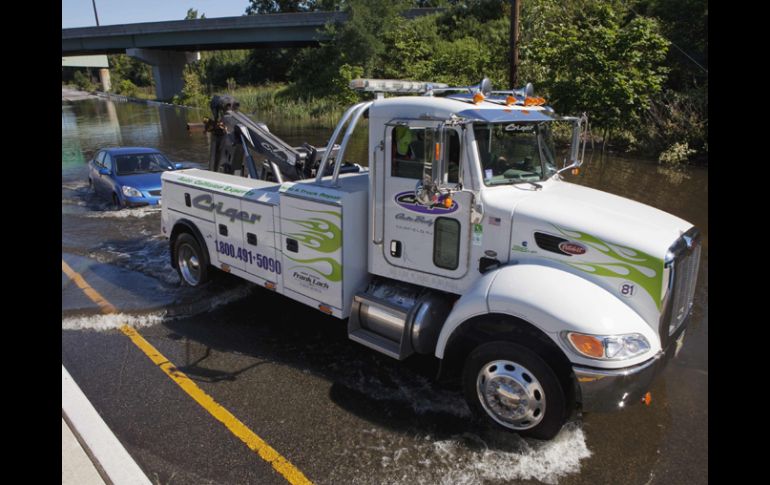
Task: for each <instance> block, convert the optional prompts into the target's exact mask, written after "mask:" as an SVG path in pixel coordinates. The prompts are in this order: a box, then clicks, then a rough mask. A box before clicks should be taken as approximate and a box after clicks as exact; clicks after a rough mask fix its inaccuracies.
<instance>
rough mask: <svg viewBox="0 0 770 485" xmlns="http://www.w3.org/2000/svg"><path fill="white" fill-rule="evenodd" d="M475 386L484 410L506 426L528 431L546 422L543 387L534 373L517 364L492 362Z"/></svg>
mask: <svg viewBox="0 0 770 485" xmlns="http://www.w3.org/2000/svg"><path fill="white" fill-rule="evenodd" d="M476 382H477V390H478V395H479V400H480V401H481V405H482V407H483V408H484V410H485V411H486V412H487V414H489V415H490V417H492V419H494V420H495V421H497V422H498V423H500V424H502V425H503V426H505V427H507V428H511V429H515V430H525V429H529V428H532V427H534V426H537V425H538V424H539V423H540V421H542V420H543V416H544V415H545V392H544V391H543V387H542V386H541V385H540V382H539V381H538V380H537V378H536V377H535V376H534V374H532V372H530V371H529V370H528V369H526V368H525V367H523V366H521V365H519V364H518V363H515V362H512V361H508V360H497V361H494V362H490V363H488V364H487V365H485V366H483V367H482V368H481V370H480V371H479V375H478V378H477V381H476Z"/></svg>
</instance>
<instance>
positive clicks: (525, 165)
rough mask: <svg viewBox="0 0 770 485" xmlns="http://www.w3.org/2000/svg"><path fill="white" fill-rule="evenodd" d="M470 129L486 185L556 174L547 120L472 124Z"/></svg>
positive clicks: (526, 180)
mask: <svg viewBox="0 0 770 485" xmlns="http://www.w3.org/2000/svg"><path fill="white" fill-rule="evenodd" d="M473 132H474V135H475V136H476V144H477V145H478V147H479V160H480V161H481V173H482V174H483V176H484V184H485V185H502V184H515V183H519V182H535V181H538V180H545V179H547V178H548V177H550V176H551V175H553V174H554V173H556V170H557V169H556V164H555V162H554V156H553V154H554V150H553V138H552V136H551V128H550V125H549V123H548V122H545V123H531V122H530V123H487V124H474V126H473Z"/></svg>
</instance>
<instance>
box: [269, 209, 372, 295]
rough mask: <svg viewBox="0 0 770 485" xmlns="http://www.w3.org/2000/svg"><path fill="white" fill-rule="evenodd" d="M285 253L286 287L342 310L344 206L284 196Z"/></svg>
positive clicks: (282, 240) (282, 247) (283, 233)
mask: <svg viewBox="0 0 770 485" xmlns="http://www.w3.org/2000/svg"><path fill="white" fill-rule="evenodd" d="M362 244H363V241H362ZM281 250H282V251H283V267H282V270H283V284H284V288H286V289H290V290H293V291H296V292H297V293H300V294H302V295H305V296H307V297H310V298H312V299H314V300H317V301H319V302H321V303H324V304H327V305H331V306H333V307H335V308H338V309H341V308H342V306H343V305H342V270H343V267H342V207H339V206H336V205H327V204H321V203H318V202H312V201H308V200H303V199H297V198H293V197H288V196H283V195H282V196H281Z"/></svg>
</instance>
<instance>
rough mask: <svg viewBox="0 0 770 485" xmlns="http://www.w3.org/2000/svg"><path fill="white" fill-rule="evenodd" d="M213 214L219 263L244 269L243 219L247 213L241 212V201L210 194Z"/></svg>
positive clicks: (246, 258) (245, 257)
mask: <svg viewBox="0 0 770 485" xmlns="http://www.w3.org/2000/svg"><path fill="white" fill-rule="evenodd" d="M210 195H211V198H212V202H211V203H212V206H211V207H212V209H213V210H212V212H214V226H215V228H214V230H215V232H214V237H215V238H216V240H215V241H214V248H215V250H216V252H217V260H218V261H219V263H220V264H221V263H226V264H228V265H230V266H231V267H233V268H238V269H245V267H246V261H248V255H246V254H244V252H243V250H244V247H243V246H244V244H243V243H244V241H243V239H242V238H243V218H244V217H249V215H248V213H246V212H244V211H242V210H241V200H240V199H237V198H235V197H229V196H226V195H221V194H217V193H214V194H210ZM201 202H206V201H201Z"/></svg>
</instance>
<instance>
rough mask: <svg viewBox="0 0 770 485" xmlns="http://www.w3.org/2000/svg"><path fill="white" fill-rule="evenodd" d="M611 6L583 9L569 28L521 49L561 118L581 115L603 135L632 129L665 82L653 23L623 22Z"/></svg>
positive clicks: (661, 45) (662, 48)
mask: <svg viewBox="0 0 770 485" xmlns="http://www.w3.org/2000/svg"><path fill="white" fill-rule="evenodd" d="M623 13H624V11H623V9H622V8H621V6H620V5H619V4H618V3H617V2H602V1H594V2H590V3H585V4H583V6H582V9H581V10H580V12H579V13H577V14H576V15H575V16H574V18H573V20H572V22H570V23H559V24H556V25H553V26H551V28H550V29H549V30H547V31H546V32H544V33H543V34H542V35H540V36H538V37H536V38H534V39H533V40H532V42H531V43H530V45H529V46H528V47H527V55H528V58H529V59H531V60H532V61H534V62H537V63H539V64H540V65H542V67H543V80H542V82H543V85H544V87H545V88H546V90H547V92H548V94H549V96H550V99H549V101H551V102H552V104H553V105H554V106H555V107H557V108H558V110H559V111H561V112H568V113H576V112H581V111H586V112H588V113H589V115H590V116H591V118H592V121H593V122H594V123H595V125H597V126H599V127H600V128H603V129H604V133H605V141H606V140H607V139H609V138H610V137H611V134H612V132H613V131H616V130H619V129H620V128H629V127H636V126H638V122H639V120H640V119H641V116H642V115H643V114H644V113H645V111H646V110H647V109H648V108H649V107H650V104H651V101H652V100H653V98H654V97H655V95H656V94H658V93H660V91H661V89H662V87H663V83H664V81H665V74H666V68H665V67H664V66H663V60H664V59H665V56H666V52H667V48H668V42H667V41H666V39H665V38H663V37H662V36H661V35H660V34H659V26H658V23H657V22H656V21H655V20H653V19H649V18H644V17H639V16H634V17H633V18H632V20H630V21H626V20H624V16H623Z"/></svg>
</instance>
